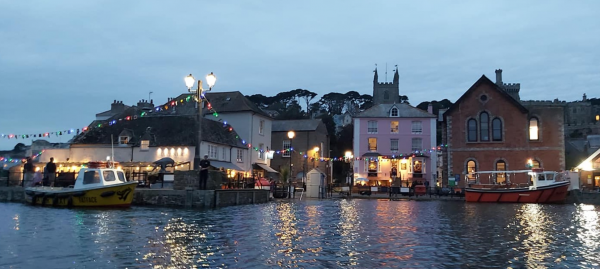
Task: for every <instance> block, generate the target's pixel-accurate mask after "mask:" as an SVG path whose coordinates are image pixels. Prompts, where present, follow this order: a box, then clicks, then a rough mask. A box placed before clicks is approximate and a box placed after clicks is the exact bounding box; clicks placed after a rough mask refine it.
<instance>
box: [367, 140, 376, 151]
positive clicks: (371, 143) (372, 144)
mask: <svg viewBox="0 0 600 269" xmlns="http://www.w3.org/2000/svg"><path fill="white" fill-rule="evenodd" d="M369 151H377V138H375V137H369Z"/></svg>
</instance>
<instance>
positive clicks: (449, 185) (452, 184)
mask: <svg viewBox="0 0 600 269" xmlns="http://www.w3.org/2000/svg"><path fill="white" fill-rule="evenodd" d="M454 186H456V184H454V180H448V187H454Z"/></svg>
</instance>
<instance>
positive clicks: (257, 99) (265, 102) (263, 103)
mask: <svg viewBox="0 0 600 269" xmlns="http://www.w3.org/2000/svg"><path fill="white" fill-rule="evenodd" d="M246 98H248V99H249V100H250V101H252V103H254V104H256V105H257V106H258V107H260V108H267V107H268V106H269V105H271V104H272V103H273V98H272V97H266V96H264V95H262V94H253V95H250V96H246Z"/></svg>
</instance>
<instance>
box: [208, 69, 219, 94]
mask: <svg viewBox="0 0 600 269" xmlns="http://www.w3.org/2000/svg"><path fill="white" fill-rule="evenodd" d="M216 82H217V77H216V76H215V74H213V72H210V74H208V75H206V84H208V89H209V90H210V89H211V88H212V87H213V86H215V83H216Z"/></svg>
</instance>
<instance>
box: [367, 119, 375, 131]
mask: <svg viewBox="0 0 600 269" xmlns="http://www.w3.org/2000/svg"><path fill="white" fill-rule="evenodd" d="M368 124H369V125H368V127H367V132H368V133H369V134H376V133H377V121H374V120H370V121H369V123H368Z"/></svg>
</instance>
